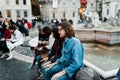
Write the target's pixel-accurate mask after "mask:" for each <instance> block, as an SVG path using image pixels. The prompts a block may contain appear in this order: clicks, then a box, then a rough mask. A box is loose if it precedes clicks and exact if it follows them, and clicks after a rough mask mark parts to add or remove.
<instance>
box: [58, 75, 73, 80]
mask: <svg viewBox="0 0 120 80" xmlns="http://www.w3.org/2000/svg"><path fill="white" fill-rule="evenodd" d="M57 80H71V79H70V78H69V76H68V75H63V76H61V77H59V78H58V79H57Z"/></svg>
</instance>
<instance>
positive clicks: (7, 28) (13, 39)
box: [0, 16, 32, 60]
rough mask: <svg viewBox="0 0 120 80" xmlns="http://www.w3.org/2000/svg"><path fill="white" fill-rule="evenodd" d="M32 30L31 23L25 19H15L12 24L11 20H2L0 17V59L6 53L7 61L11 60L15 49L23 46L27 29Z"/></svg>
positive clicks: (27, 33) (27, 32) (27, 34)
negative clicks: (0, 53)
mask: <svg viewBox="0 0 120 80" xmlns="http://www.w3.org/2000/svg"><path fill="white" fill-rule="evenodd" d="M30 28H32V23H30V22H28V21H27V20H26V19H17V21H16V22H14V21H13V20H12V19H4V18H3V17H2V16H0V51H1V52H2V55H1V58H4V57H5V56H6V54H7V53H9V54H8V55H9V57H8V58H7V60H10V59H12V58H13V52H12V51H13V50H14V48H15V47H17V46H19V45H21V44H23V42H24V36H29V29H30Z"/></svg>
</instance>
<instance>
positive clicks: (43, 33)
mask: <svg viewBox="0 0 120 80" xmlns="http://www.w3.org/2000/svg"><path fill="white" fill-rule="evenodd" d="M38 29H39V42H38V46H37V47H36V48H35V54H34V60H33V63H32V64H31V65H30V66H29V67H28V69H32V68H33V67H34V65H35V63H36V61H38V65H40V60H41V59H42V58H44V56H45V55H44V54H46V53H47V52H48V51H49V50H50V49H51V47H52V45H53V43H54V38H53V37H52V36H51V35H50V34H51V28H49V27H47V26H46V27H44V28H43V29H42V28H41V27H40V28H38Z"/></svg>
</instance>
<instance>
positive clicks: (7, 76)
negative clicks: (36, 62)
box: [0, 28, 39, 80]
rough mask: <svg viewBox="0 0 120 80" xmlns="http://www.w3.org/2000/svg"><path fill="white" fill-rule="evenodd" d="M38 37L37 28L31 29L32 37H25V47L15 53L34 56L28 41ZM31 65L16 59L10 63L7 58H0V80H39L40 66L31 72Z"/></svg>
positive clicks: (20, 47) (18, 48)
mask: <svg viewBox="0 0 120 80" xmlns="http://www.w3.org/2000/svg"><path fill="white" fill-rule="evenodd" d="M36 36H37V28H35V29H31V30H30V36H29V37H25V38H26V40H25V42H24V46H18V47H17V48H16V49H15V51H16V52H18V53H20V54H23V55H26V56H33V52H32V51H31V50H30V47H28V41H29V40H30V39H31V38H33V37H36ZM0 54H1V52H0ZM0 56H1V55H0ZM29 65H30V63H28V62H24V61H21V60H18V59H15V58H14V59H11V60H8V61H7V60H6V59H5V58H3V59H2V58H0V80H37V77H38V76H39V75H38V68H37V67H38V66H35V67H34V68H33V69H32V70H29V69H28V66H29Z"/></svg>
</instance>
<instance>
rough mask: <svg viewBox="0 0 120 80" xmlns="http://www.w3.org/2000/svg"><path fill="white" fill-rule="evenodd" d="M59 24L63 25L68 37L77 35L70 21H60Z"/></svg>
mask: <svg viewBox="0 0 120 80" xmlns="http://www.w3.org/2000/svg"><path fill="white" fill-rule="evenodd" d="M58 26H61V27H62V28H63V29H64V30H65V32H66V36H67V37H69V38H70V37H72V36H75V32H74V29H73V27H72V25H71V24H70V23H69V22H68V21H64V22H61V23H59V25H58Z"/></svg>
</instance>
